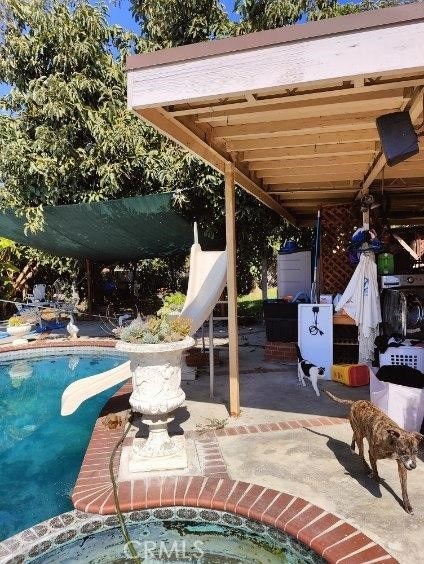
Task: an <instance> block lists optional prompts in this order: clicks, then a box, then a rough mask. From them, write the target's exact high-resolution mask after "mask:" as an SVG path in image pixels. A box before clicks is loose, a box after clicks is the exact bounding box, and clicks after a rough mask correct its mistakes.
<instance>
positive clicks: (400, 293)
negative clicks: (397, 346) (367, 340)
mask: <svg viewBox="0 0 424 564" xmlns="http://www.w3.org/2000/svg"><path fill="white" fill-rule="evenodd" d="M380 287H381V317H382V332H383V334H384V335H388V336H390V335H392V334H393V333H398V334H400V335H402V337H404V338H407V339H422V338H423V337H424V274H416V273H414V274H390V275H386V276H381V277H380Z"/></svg>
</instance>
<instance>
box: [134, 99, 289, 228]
mask: <svg viewBox="0 0 424 564" xmlns="http://www.w3.org/2000/svg"><path fill="white" fill-rule="evenodd" d="M135 113H136V115H138V116H139V117H141V118H142V119H143V120H144V121H146V122H147V123H149V124H150V125H152V126H153V127H155V129H157V130H159V131H160V132H161V133H163V134H164V135H166V136H167V137H168V138H170V139H172V140H173V141H175V142H176V143H178V144H179V145H181V146H182V147H183V148H185V149H188V150H189V151H190V152H191V153H193V154H194V155H195V156H197V157H199V158H200V159H202V160H203V161H205V162H206V163H207V164H209V165H211V166H212V167H213V168H215V169H216V170H218V171H219V172H221V173H222V174H224V173H225V163H226V162H227V160H228V159H229V158H230V155H222V154H221V153H219V152H218V151H217V150H216V149H215V148H213V147H212V146H211V145H210V144H208V143H207V142H206V141H204V140H203V139H201V138H200V137H199V136H198V135H196V134H195V133H193V131H191V130H190V129H189V128H188V127H186V126H185V125H183V124H182V123H181V122H180V121H178V120H177V119H175V118H172V117H171V116H169V115H168V114H167V112H166V111H165V110H163V109H162V108H150V109H144V110H137V111H136V112H135ZM235 179H236V182H237V184H238V185H239V186H241V187H242V188H243V189H244V190H246V191H247V192H248V193H249V194H251V195H252V196H254V197H255V198H257V199H258V200H259V201H260V202H261V203H263V204H264V205H265V206H267V207H269V208H271V209H272V210H274V211H275V212H276V213H278V214H279V215H280V216H281V217H284V218H285V219H286V220H287V221H288V222H290V223H293V224H296V220H295V218H294V217H293V215H292V214H290V213H289V212H288V211H287V210H285V209H284V208H283V207H282V206H281V205H280V204H279V203H278V202H276V201H275V200H274V199H273V198H272V197H271V196H270V195H269V194H267V193H266V192H265V191H264V190H263V189H262V188H261V187H260V186H259V185H258V184H256V183H255V182H254V181H253V180H252V179H251V178H249V177H248V176H247V175H246V174H245V173H244V172H242V171H241V170H239V169H238V168H236V169H235Z"/></svg>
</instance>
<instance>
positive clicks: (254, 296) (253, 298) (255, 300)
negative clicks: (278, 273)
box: [237, 288, 277, 320]
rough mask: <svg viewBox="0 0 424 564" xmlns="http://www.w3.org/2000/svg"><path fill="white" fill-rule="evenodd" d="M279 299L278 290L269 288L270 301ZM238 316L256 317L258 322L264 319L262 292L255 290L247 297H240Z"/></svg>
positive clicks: (238, 299)
mask: <svg viewBox="0 0 424 564" xmlns="http://www.w3.org/2000/svg"><path fill="white" fill-rule="evenodd" d="M276 297H277V288H268V299H269V300H272V299H275V298H276ZM237 301H238V314H239V316H245V317H254V318H255V319H257V320H261V319H262V313H263V308H262V290H261V289H260V288H255V289H254V290H253V292H250V294H247V295H246V296H239V297H238V298H237Z"/></svg>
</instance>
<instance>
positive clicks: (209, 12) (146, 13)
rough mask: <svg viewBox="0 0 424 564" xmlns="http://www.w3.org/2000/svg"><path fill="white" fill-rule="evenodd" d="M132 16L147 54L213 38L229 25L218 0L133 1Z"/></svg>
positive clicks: (222, 32) (223, 32)
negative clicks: (140, 33)
mask: <svg viewBox="0 0 424 564" xmlns="http://www.w3.org/2000/svg"><path fill="white" fill-rule="evenodd" d="M132 13H133V15H134V18H135V19H136V21H138V22H139V23H140V25H141V29H142V36H143V39H144V40H145V45H144V47H145V49H147V50H149V51H154V50H156V49H163V48H165V47H176V46H178V45H187V44H189V43H197V42H199V41H207V40H211V39H216V38H217V37H222V36H223V35H227V34H228V33H229V29H230V27H231V25H232V24H231V22H230V20H229V18H228V15H227V13H226V10H225V7H224V6H223V4H222V3H221V2H219V0H184V1H183V2H181V0H165V1H160V2H158V1H157V0H133V2H132Z"/></svg>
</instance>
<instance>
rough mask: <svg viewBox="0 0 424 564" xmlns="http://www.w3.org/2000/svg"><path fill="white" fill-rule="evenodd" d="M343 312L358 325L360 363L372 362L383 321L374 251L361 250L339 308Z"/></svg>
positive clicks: (337, 308) (338, 305)
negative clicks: (380, 325) (379, 328)
mask: <svg viewBox="0 0 424 564" xmlns="http://www.w3.org/2000/svg"><path fill="white" fill-rule="evenodd" d="M341 309H344V311H345V312H346V313H347V314H348V315H349V316H350V317H352V319H354V320H355V323H356V325H357V326H358V341H359V363H365V364H370V363H371V361H372V360H373V357H374V341H375V338H376V336H377V335H378V325H379V323H381V309H380V296H379V292H378V283H377V265H376V263H375V259H374V254H373V253H372V252H367V251H365V252H362V254H361V258H360V260H359V264H358V266H357V267H356V270H355V272H354V273H353V276H352V278H351V279H350V282H349V284H348V285H347V287H346V290H345V291H344V293H343V295H342V297H341V298H340V301H339V302H338V304H337V307H336V310H337V311H340V310H341Z"/></svg>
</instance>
